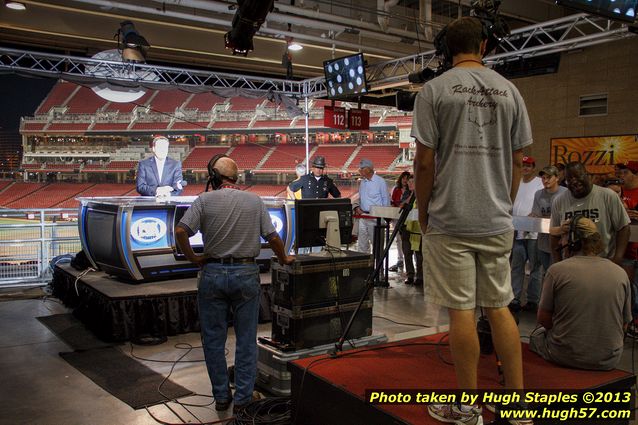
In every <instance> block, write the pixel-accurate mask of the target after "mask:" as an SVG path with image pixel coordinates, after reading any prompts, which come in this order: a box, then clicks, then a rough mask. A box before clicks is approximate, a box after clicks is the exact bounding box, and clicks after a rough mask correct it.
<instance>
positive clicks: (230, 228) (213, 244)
mask: <svg viewBox="0 0 638 425" xmlns="http://www.w3.org/2000/svg"><path fill="white" fill-rule="evenodd" d="M179 224H180V225H182V226H183V227H185V228H186V229H187V231H188V234H189V236H192V235H193V234H195V233H196V232H197V231H198V230H199V231H201V232H202V236H203V239H204V252H205V253H206V254H208V255H209V256H211V257H213V258H223V257H234V258H243V257H256V256H258V255H259V251H260V249H261V241H260V240H259V237H260V236H263V237H264V238H265V237H266V236H268V235H270V234H271V233H273V232H274V231H275V227H274V226H273V224H272V221H271V219H270V214H268V209H267V208H266V206H265V205H264V203H263V201H262V200H261V198H260V197H259V196H257V195H255V194H254V193H249V192H242V191H241V190H237V189H230V188H225V189H219V190H215V191H212V192H206V193H202V194H201V195H200V196H199V197H198V198H197V199H196V200H195V202H193V204H192V205H191V206H190V208H189V209H188V210H187V211H186V213H185V214H184V216H183V217H182V219H181V220H180V222H179Z"/></svg>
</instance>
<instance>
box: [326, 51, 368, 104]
mask: <svg viewBox="0 0 638 425" xmlns="http://www.w3.org/2000/svg"><path fill="white" fill-rule="evenodd" d="M323 71H324V74H325V76H326V88H327V92H328V98H330V99H341V98H347V97H351V96H355V95H362V94H365V93H367V92H368V83H367V81H366V69H365V61H364V59H363V53H358V54H356V55H352V56H346V57H343V58H338V59H332V60H329V61H325V62H324V63H323Z"/></svg>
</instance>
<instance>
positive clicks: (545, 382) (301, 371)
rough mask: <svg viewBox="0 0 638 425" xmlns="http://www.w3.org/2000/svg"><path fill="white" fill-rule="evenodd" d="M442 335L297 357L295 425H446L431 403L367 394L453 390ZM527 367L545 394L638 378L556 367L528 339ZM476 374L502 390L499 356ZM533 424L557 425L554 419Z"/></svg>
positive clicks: (624, 384) (616, 385)
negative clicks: (374, 401)
mask: <svg viewBox="0 0 638 425" xmlns="http://www.w3.org/2000/svg"><path fill="white" fill-rule="evenodd" d="M443 336H444V334H437V335H430V336H426V337H421V338H415V339H411V340H405V341H399V342H393V343H388V344H382V345H376V346H374V347H372V348H363V349H360V350H352V351H348V352H345V353H342V354H341V355H339V356H338V357H336V358H331V357H330V356H329V355H322V356H314V357H307V358H304V359H300V360H295V361H291V362H290V363H288V369H289V370H290V372H291V393H292V418H293V425H301V424H303V425H326V424H330V425H358V424H360V425H387V424H392V425H398V424H404V425H408V424H428V425H440V424H441V422H439V421H437V420H435V419H433V418H431V417H430V416H429V415H428V413H427V411H426V405H425V404H403V405H399V404H383V405H371V404H368V403H366V402H365V391H366V390H371V389H376V390H381V389H386V390H387V389H394V390H400V389H402V390H428V389H429V390H446V389H448V390H453V389H455V388H456V376H455V373H454V366H453V365H452V364H451V361H452V357H451V353H450V351H449V347H448V346H447V344H446V343H447V341H445V343H444V344H442V345H439V342H440V341H441V340H442V337H443ZM523 371H524V374H525V387H526V388H528V389H539V390H545V391H546V390H563V391H565V390H567V391H570V393H573V392H574V390H578V389H592V390H594V389H597V390H598V391H605V390H610V389H620V390H625V389H627V390H628V389H630V388H631V387H632V386H634V385H635V383H636V377H635V376H634V375H633V374H631V373H628V372H624V371H621V370H617V369H616V370H612V371H585V370H578V369H568V368H564V367H559V366H556V365H553V364H551V363H549V362H546V361H545V360H543V359H542V358H541V357H540V356H538V355H536V354H534V353H532V352H531V351H529V349H528V346H527V344H523ZM478 379H479V387H480V388H482V389H492V390H494V389H500V388H502V386H501V385H500V384H499V374H498V372H497V366H496V359H495V356H494V355H490V356H483V355H482V356H481V359H480V363H479V374H478ZM631 391H632V393H633V390H631ZM589 407H591V406H589ZM596 407H599V408H602V407H603V406H601V405H597V406H596ZM483 417H484V419H485V420H486V423H488V422H487V421H489V420H493V414H491V413H490V412H488V411H487V410H486V409H484V410H483ZM534 423H535V424H536V425H540V424H555V423H559V422H558V421H557V420H555V419H553V420H545V421H541V420H535V421H534ZM560 423H564V422H560ZM572 423H573V422H572ZM577 423H579V424H585V423H586V424H588V425H591V424H594V423H603V424H607V425H611V424H627V423H628V420H609V419H607V420H605V421H602V422H601V421H598V422H595V421H592V420H590V419H586V420H584V421H583V420H582V419H581V420H580V422H577Z"/></svg>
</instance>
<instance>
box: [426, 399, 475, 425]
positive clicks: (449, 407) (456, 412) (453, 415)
mask: <svg viewBox="0 0 638 425" xmlns="http://www.w3.org/2000/svg"><path fill="white" fill-rule="evenodd" d="M467 407H468V406H464V407H461V408H459V407H458V406H457V405H456V404H430V405H428V414H429V415H430V416H432V417H433V418H434V419H436V420H437V421H441V422H446V423H451V424H456V425H483V417H482V416H481V409H480V408H479V407H471V408H469V410H467V411H466V410H465V408H467Z"/></svg>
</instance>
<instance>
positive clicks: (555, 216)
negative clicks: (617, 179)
mask: <svg viewBox="0 0 638 425" xmlns="http://www.w3.org/2000/svg"><path fill="white" fill-rule="evenodd" d="M579 214H580V215H583V216H585V217H587V218H589V219H590V220H591V221H593V222H594V223H596V228H597V229H598V233H600V236H601V238H602V241H603V248H604V249H603V252H601V253H600V256H601V257H607V258H609V257H611V256H612V255H614V252H615V251H616V232H618V231H619V230H620V229H622V228H623V227H625V226H626V225H628V224H629V223H630V220H629V215H627V211H625V208H624V207H623V204H622V201H621V200H620V197H619V196H618V195H617V194H616V193H615V192H614V191H613V190H611V189H608V188H606V187H600V186H596V185H594V186H593V187H592V190H591V192H590V193H589V195H587V196H585V197H584V198H580V199H577V198H574V196H573V195H572V194H571V192H570V191H569V190H567V191H564V192H563V193H561V194H560V195H558V196H556V197H555V198H554V201H553V202H552V219H551V222H550V225H551V226H552V227H557V226H560V223H561V221H563V220H567V219H570V220H571V219H572V218H573V217H574V216H575V215H579Z"/></svg>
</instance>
